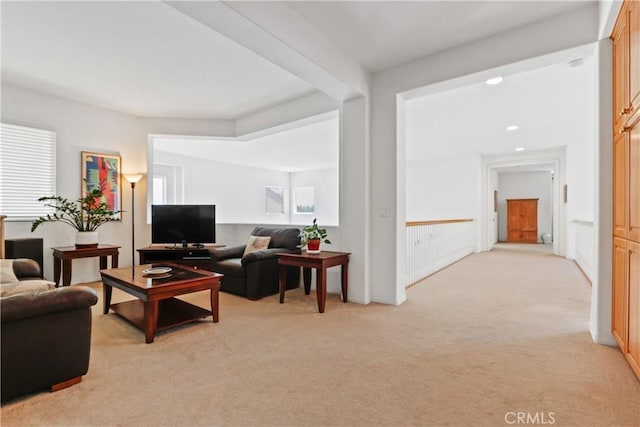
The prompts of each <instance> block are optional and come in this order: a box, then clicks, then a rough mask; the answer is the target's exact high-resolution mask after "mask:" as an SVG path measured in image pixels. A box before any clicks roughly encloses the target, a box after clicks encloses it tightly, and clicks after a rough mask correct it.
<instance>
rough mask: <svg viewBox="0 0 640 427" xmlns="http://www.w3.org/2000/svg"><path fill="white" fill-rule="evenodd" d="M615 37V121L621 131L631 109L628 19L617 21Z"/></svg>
mask: <svg viewBox="0 0 640 427" xmlns="http://www.w3.org/2000/svg"><path fill="white" fill-rule="evenodd" d="M612 39H613V122H614V132H619V131H620V130H621V129H622V128H623V126H624V122H625V120H626V119H627V116H626V115H627V114H628V113H629V112H630V111H629V78H628V77H629V32H628V27H627V21H626V20H625V19H621V20H619V21H618V22H617V24H616V28H615V30H614V33H613V34H612Z"/></svg>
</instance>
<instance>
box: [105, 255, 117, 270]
mask: <svg viewBox="0 0 640 427" xmlns="http://www.w3.org/2000/svg"><path fill="white" fill-rule="evenodd" d="M105 268H106V266H105ZM111 268H118V252H117V251H116V252H115V253H114V254H112V255H111Z"/></svg>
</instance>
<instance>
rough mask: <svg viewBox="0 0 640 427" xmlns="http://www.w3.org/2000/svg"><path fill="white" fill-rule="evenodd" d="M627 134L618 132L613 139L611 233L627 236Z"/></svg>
mask: <svg viewBox="0 0 640 427" xmlns="http://www.w3.org/2000/svg"><path fill="white" fill-rule="evenodd" d="M628 141H629V135H628V134H627V133H626V132H625V133H619V134H617V135H616V138H615V139H614V141H613V235H614V236H618V237H626V236H627V212H628V206H629V203H628V202H629V201H628V199H627V159H628V152H629V144H628Z"/></svg>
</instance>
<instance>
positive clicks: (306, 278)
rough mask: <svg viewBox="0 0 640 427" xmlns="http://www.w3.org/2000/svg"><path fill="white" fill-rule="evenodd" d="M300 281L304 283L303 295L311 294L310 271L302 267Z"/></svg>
mask: <svg viewBox="0 0 640 427" xmlns="http://www.w3.org/2000/svg"><path fill="white" fill-rule="evenodd" d="M302 279H303V281H304V294H305V295H309V294H310V293H311V269H310V268H308V267H304V268H303V269H302Z"/></svg>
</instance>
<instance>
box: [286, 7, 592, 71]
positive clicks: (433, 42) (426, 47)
mask: <svg viewBox="0 0 640 427" xmlns="http://www.w3.org/2000/svg"><path fill="white" fill-rule="evenodd" d="M287 4H288V5H289V6H290V7H291V8H293V9H294V10H295V11H296V12H298V13H299V14H300V15H301V16H303V17H304V18H305V19H306V20H307V21H309V22H310V23H311V24H313V25H314V26H315V27H316V28H318V29H319V30H320V31H321V32H323V33H324V34H325V35H326V36H327V37H329V38H330V39H332V40H333V41H334V42H335V43H336V44H338V45H339V46H341V47H342V49H343V50H345V51H346V52H347V53H349V54H350V55H352V56H353V57H354V58H355V59H356V60H357V61H358V62H360V63H361V64H362V65H363V66H364V67H365V68H366V69H367V70H369V71H370V72H372V73H374V72H378V71H382V70H386V69H388V68H392V67H395V66H398V65H401V64H404V63H407V62H410V61H413V60H415V59H418V58H421V57H424V56H427V55H431V54H433V53H436V52H440V51H443V50H446V49H450V48H453V47H455V46H459V45H463V44H467V43H469V42H472V41H475V40H478V39H481V38H484V37H488V36H490V35H493V34H498V33H501V32H504V31H509V30H512V29H515V28H518V27H521V26H523V25H527V24H531V23H534V22H536V21H541V20H544V19H546V18H550V17H553V16H555V15H558V14H562V13H566V12H570V11H572V10H575V9H579V8H582V7H587V6H590V7H593V6H594V5H595V4H596V2H595V1H416V2H413V1H292V2H287Z"/></svg>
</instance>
